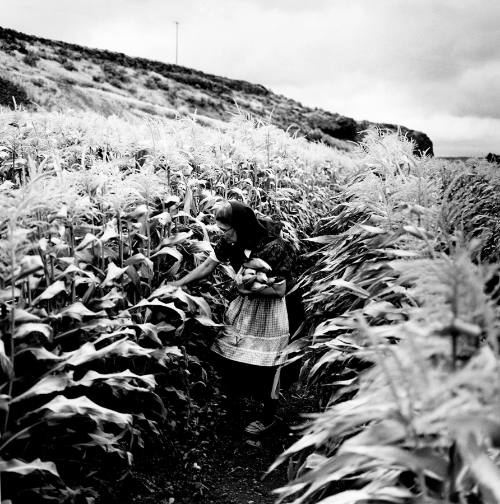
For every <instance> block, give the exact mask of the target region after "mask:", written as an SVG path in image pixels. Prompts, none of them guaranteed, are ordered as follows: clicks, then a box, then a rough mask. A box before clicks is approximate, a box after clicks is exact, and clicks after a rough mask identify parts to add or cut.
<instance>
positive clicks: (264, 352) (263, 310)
mask: <svg viewBox="0 0 500 504" xmlns="http://www.w3.org/2000/svg"><path fill="white" fill-rule="evenodd" d="M289 337H290V331H289V327H288V313H287V310H286V302H285V298H271V297H265V296H238V297H237V298H236V299H234V300H233V301H232V302H231V304H230V305H229V307H228V309H227V311H226V314H225V328H224V330H223V331H222V334H221V335H220V337H219V338H218V339H217V340H216V341H215V343H214V345H213V347H212V350H213V351H214V352H216V353H218V354H219V355H222V356H223V357H225V358H226V359H230V360H234V361H237V362H245V363H247V364H254V365H256V366H278V365H280V364H282V363H283V362H284V361H285V360H286V355H285V353H284V350H285V348H286V346H287V344H288V339H289Z"/></svg>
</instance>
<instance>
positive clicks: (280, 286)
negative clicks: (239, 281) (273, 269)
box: [238, 280, 286, 298]
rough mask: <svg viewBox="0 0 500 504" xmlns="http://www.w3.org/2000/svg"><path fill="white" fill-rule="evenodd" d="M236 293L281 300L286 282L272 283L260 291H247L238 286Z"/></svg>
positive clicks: (242, 286) (243, 287)
mask: <svg viewBox="0 0 500 504" xmlns="http://www.w3.org/2000/svg"><path fill="white" fill-rule="evenodd" d="M238 292H239V293H240V294H244V295H252V294H256V295H258V296H267V297H279V298H282V297H284V296H285V293H286V280H280V281H279V282H276V283H273V284H272V285H267V286H266V287H264V288H263V289H260V290H257V289H256V290H252V289H247V288H246V287H245V286H244V285H238Z"/></svg>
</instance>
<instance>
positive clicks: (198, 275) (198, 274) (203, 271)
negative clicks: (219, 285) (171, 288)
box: [170, 257, 219, 287]
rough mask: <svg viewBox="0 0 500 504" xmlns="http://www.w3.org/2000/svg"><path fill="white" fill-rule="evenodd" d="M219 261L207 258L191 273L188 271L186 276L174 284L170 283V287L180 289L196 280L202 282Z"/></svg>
mask: <svg viewBox="0 0 500 504" xmlns="http://www.w3.org/2000/svg"><path fill="white" fill-rule="evenodd" d="M218 264H219V261H216V260H215V259H213V258H212V257H207V258H206V259H205V260H204V261H203V262H202V263H201V264H200V265H199V266H197V267H196V268H195V269H194V270H193V271H190V272H189V273H188V274H187V275H185V276H183V277H182V278H179V280H175V281H174V282H170V284H171V285H177V286H179V287H182V286H183V285H187V284H188V283H191V282H195V281H197V280H202V279H203V278H206V277H207V276H208V275H210V273H212V272H213V271H214V270H215V268H216V267H217V265H218Z"/></svg>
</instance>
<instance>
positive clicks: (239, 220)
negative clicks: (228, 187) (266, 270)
mask: <svg viewBox="0 0 500 504" xmlns="http://www.w3.org/2000/svg"><path fill="white" fill-rule="evenodd" d="M229 204H230V205H231V212H232V213H231V222H230V224H231V226H232V227H233V229H234V230H235V231H236V236H237V241H236V245H237V246H239V247H241V248H242V249H243V250H244V249H252V248H254V247H255V246H256V245H257V243H259V242H260V241H261V240H262V239H263V238H265V237H267V235H268V233H267V229H266V228H265V227H264V226H263V225H262V224H261V223H260V222H259V221H258V219H257V217H256V216H255V213H254V211H253V210H252V209H251V208H250V207H249V206H248V205H245V204H244V203H240V202H239V201H236V200H230V201H229Z"/></svg>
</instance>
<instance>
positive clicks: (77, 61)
mask: <svg viewBox="0 0 500 504" xmlns="http://www.w3.org/2000/svg"><path fill="white" fill-rule="evenodd" d="M0 68H1V69H2V70H1V73H0V105H5V106H11V105H12V103H13V101H12V96H14V97H15V99H16V102H17V103H18V104H23V105H26V106H28V107H39V108H42V109H48V110H67V109H82V110H96V111H99V112H102V113H104V114H118V115H122V114H124V113H126V112H129V113H132V114H144V113H148V114H156V115H162V116H175V115H177V114H178V113H181V114H187V113H193V112H195V111H196V113H197V114H201V116H203V117H204V118H205V120H206V121H207V122H211V121H216V122H217V121H226V120H228V118H229V117H230V116H231V115H232V114H234V113H236V112H238V109H239V110H240V111H243V112H248V113H251V114H252V115H253V116H256V117H259V118H262V119H264V120H267V121H270V122H272V123H273V124H276V125H277V126H279V127H281V128H283V129H287V128H291V129H292V130H294V129H296V130H298V132H299V134H300V135H304V136H305V137H306V138H308V139H310V140H321V141H323V142H325V143H327V144H329V145H333V146H336V147H340V148H348V146H349V144H348V143H347V142H348V141H358V140H359V139H360V138H361V137H362V134H363V133H362V132H363V131H364V130H366V129H367V128H369V127H373V126H380V127H382V128H384V129H390V130H396V129H397V128H398V126H396V125H392V124H381V125H379V124H377V123H371V122H369V121H360V122H357V121H355V120H354V119H352V118H350V117H345V116H342V115H339V114H335V113H332V112H328V111H325V110H322V109H318V108H315V109H313V108H309V107H305V106H303V105H302V104H301V103H299V102H297V101H295V100H292V99H289V98H286V97H284V96H282V95H277V94H275V93H273V92H271V91H270V90H268V89H267V88H265V87H264V86H261V85H258V84H251V83H249V82H246V81H242V80H234V79H228V78H225V77H219V76H216V75H210V74H206V73H203V72H201V71H198V70H194V69H191V68H186V67H182V66H178V65H172V64H166V63H161V62H158V61H151V60H147V59H144V58H132V57H130V56H127V55H125V54H122V53H114V52H110V51H103V50H97V49H90V48H87V47H83V46H78V45H75V44H68V43H65V42H59V41H54V40H48V39H43V38H39V37H35V36H31V35H27V34H24V33H20V32H16V31H14V30H9V29H4V28H1V27H0ZM400 128H401V130H402V132H403V133H406V134H407V136H408V137H409V138H411V139H413V140H414V141H415V143H416V147H417V150H419V151H421V152H427V154H430V155H432V154H433V148H432V142H431V140H430V139H429V137H428V136H427V135H426V134H425V133H422V132H419V131H414V130H410V129H408V128H405V127H400Z"/></svg>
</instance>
